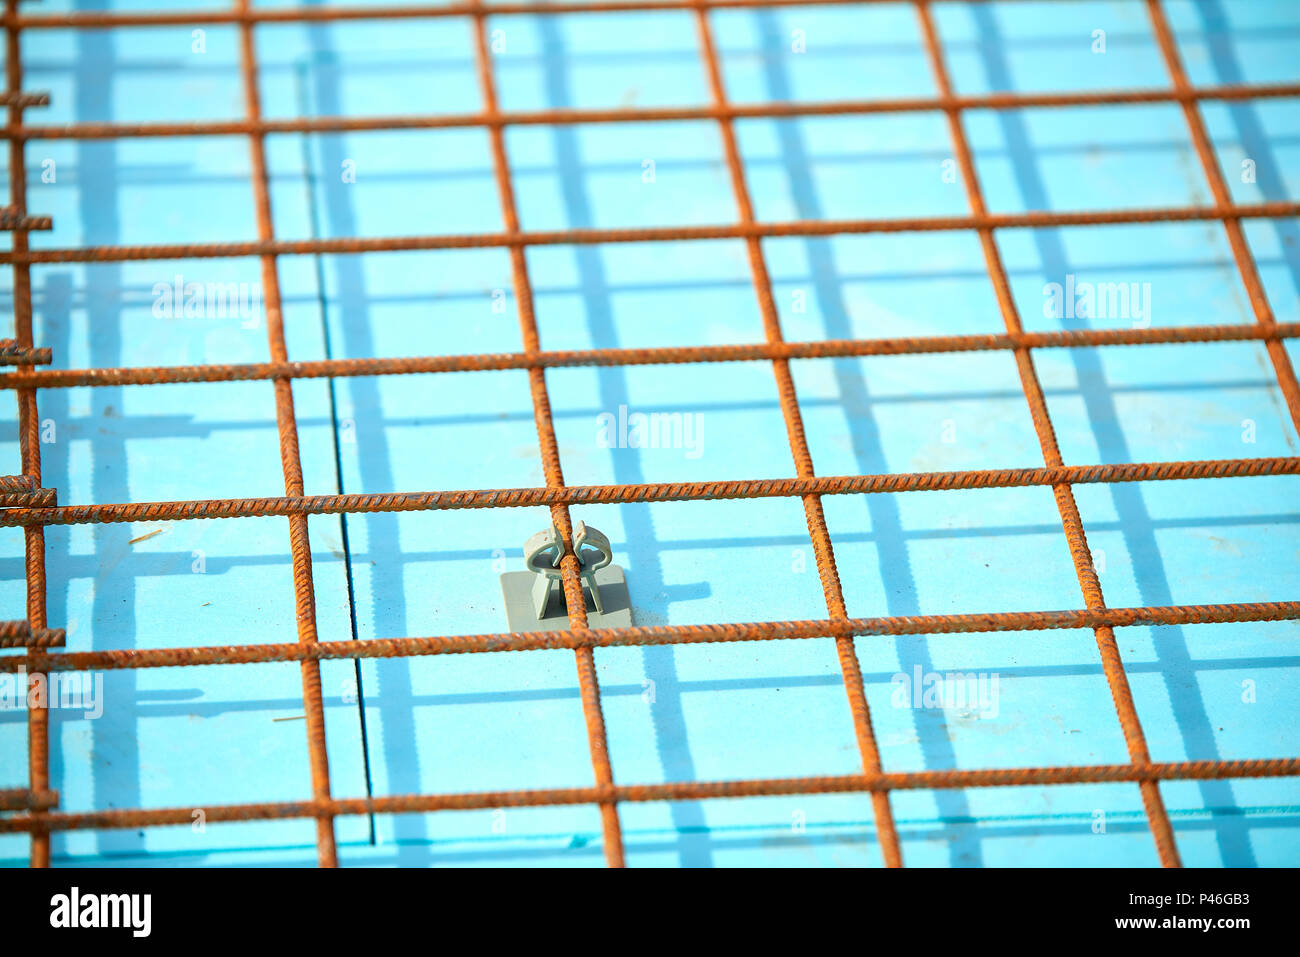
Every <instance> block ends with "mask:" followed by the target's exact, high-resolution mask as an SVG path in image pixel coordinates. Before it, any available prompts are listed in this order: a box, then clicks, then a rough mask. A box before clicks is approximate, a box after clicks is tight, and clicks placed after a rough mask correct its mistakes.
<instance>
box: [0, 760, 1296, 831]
mask: <svg viewBox="0 0 1300 957" xmlns="http://www.w3.org/2000/svg"><path fill="white" fill-rule="evenodd" d="M1296 775H1300V759H1298V758H1261V759H1254V760H1242V761H1178V762H1167V763H1159V764H1154V763H1153V764H1145V765H1140V766H1139V765H1132V764H1093V765H1078V766H1074V767H1041V768H996V769H988V770H974V771H897V772H891V773H888V774H876V775H866V774H848V775H837V776H824V777H803V778H761V779H751V780H739V781H681V782H670V783H667V784H632V785H621V786H620V785H610V786H605V787H586V788H548V789H535V790H534V789H528V790H517V791H478V792H470V793H462V794H408V795H396V796H392V797H377V798H336V799H334V800H332V801H329V802H325V803H315V802H300V803H294V802H282V803H272V804H225V805H212V806H206V807H204V808H203V812H204V815H205V817H206V819H207V821H208V822H209V823H220V822H226V821H256V820H282V819H286V818H300V817H316V816H317V815H320V814H326V813H328V814H335V815H345V814H415V813H421V812H429V811H474V810H484V809H488V808H511V807H553V806H559V805H569V804H606V803H613V802H632V803H645V802H650V801H699V800H710V799H715V798H717V799H722V798H753V797H772V796H778V795H791V794H849V793H854V792H862V791H915V790H935V789H940V788H997V787H1033V786H1044V785H1064V784H1113V783H1118V782H1128V781H1134V782H1140V783H1155V782H1156V781H1207V780H1225V779H1230V778H1280V777H1295V776H1296ZM194 811H195V809H194V808H192V807H183V808H137V809H115V810H111V811H90V812H80V813H71V812H55V813H52V814H44V815H41V816H40V818H39V826H41V827H45V828H49V829H50V830H55V831H73V830H90V829H94V830H100V829H108V828H143V827H163V826H168V825H176V824H187V825H188V824H191V823H193V821H194ZM36 822H37V819H36V818H31V817H13V818H0V834H5V833H9V834H12V833H18V832H22V831H26V830H29V829H31V828H32V827H34V826H36Z"/></svg>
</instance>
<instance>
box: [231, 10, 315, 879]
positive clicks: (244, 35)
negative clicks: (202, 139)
mask: <svg viewBox="0 0 1300 957" xmlns="http://www.w3.org/2000/svg"><path fill="white" fill-rule="evenodd" d="M235 10H236V11H237V12H239V13H247V12H248V10H249V5H248V0H235ZM239 51H240V67H241V73H242V75H243V85H244V107H245V111H246V112H247V114H248V116H249V118H250V119H253V120H256V119H258V118H259V117H260V116H261V115H262V100H261V94H260V92H259V91H258V76H259V75H258V69H257V47H256V40H255V37H254V35H253V24H252V23H251V22H249V21H247V20H244V21H241V23H240V26H239ZM249 159H250V162H251V174H250V176H251V179H252V183H253V203H254V206H255V208H256V211H257V235H258V238H259V239H262V240H270V239H272V238H273V236H274V232H275V229H274V225H273V220H272V216H271V196H270V186H269V181H268V177H267V172H266V143H265V138H264V136H263V135H262V134H261V133H256V132H255V133H252V134H250V136H249ZM261 265H262V288H263V290H264V299H265V312H266V333H267V341H268V346H269V349H270V354H271V360H272V361H273V362H279V363H287V362H288V361H289V355H288V350H287V348H286V346H285V338H284V316H283V312H282V310H281V307H280V276H279V270H278V269H277V267H276V262H275V256H273V255H267V256H263V257H262V260H261ZM273 383H274V388H275V421H276V428H277V431H278V432H279V437H280V463H281V467H282V469H283V472H284V492H285V495H288V496H301V495H302V494H303V491H304V488H303V475H302V458H301V455H300V453H299V449H298V419H297V416H296V414H295V413H294V406H293V382H292V380H291V379H288V378H284V377H277V378H276V379H274V380H273ZM289 547H290V551H291V553H292V556H293V590H294V602H295V606H296V610H297V624H298V640H299V641H300V642H302V643H304V644H314V643H315V642H316V641H317V640H318V636H317V633H316V584H315V581H314V577H313V575H312V563H311V540H310V537H309V535H308V529H307V516H306V515H304V514H293V515H290V516H289ZM301 667H302V697H303V710H304V712H305V715H306V721H305V724H306V726H307V727H306V730H307V748H308V751H309V754H310V758H311V762H310V763H311V786H312V795H313V797H314V798H315V799H316V801H318V802H326V801H328V800H329V798H330V772H329V756H328V753H327V751H326V748H325V705H324V701H323V699H322V696H321V681H320V664H319V662H315V661H306V660H304V661H303V662H302V666H301ZM316 850H317V857H318V859H319V862H320V866H321V867H337V866H338V849H337V846H336V844H335V839H334V819H333V818H332V817H330V816H328V815H322V816H321V817H319V818H317V819H316Z"/></svg>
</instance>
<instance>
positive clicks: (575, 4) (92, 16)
mask: <svg viewBox="0 0 1300 957" xmlns="http://www.w3.org/2000/svg"><path fill="white" fill-rule="evenodd" d="M897 2H898V0H553V2H552V0H522V2H521V0H505V2H501V3H489V4H486V10H487V13H488V14H489V15H490V16H516V15H547V14H562V13H634V12H648V11H661V12H662V11H672V10H680V11H687V10H695V9H697V8H702V9H705V10H728V9H733V10H734V9H749V8H758V7H804V6H816V7H825V6H840V5H846V4H853V5H860V4H869V5H871V4H882V3H883V4H894V3H897ZM974 2H983V0H974ZM480 9H483V6H482V5H480V4H479V3H477V2H456V3H440V4H429V3H412V4H404V5H374V6H335V7H281V8H278V9H268V8H264V7H255V8H253V9H250V10H236V9H221V8H216V9H199V10H158V11H96V10H86V11H78V12H76V13H44V14H32V13H16V14H8V15H5V16H3V17H0V25H3V26H6V27H17V28H20V29H23V30H41V29H62V28H67V27H76V28H83V29H86V28H107V27H147V26H188V25H190V24H197V23H212V24H239V23H310V22H314V23H319V22H326V23H329V22H334V21H342V20H424V19H430V18H435V17H469V16H472V15H473V14H474V13H475V12H476V11H478V10H480Z"/></svg>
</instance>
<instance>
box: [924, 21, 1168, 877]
mask: <svg viewBox="0 0 1300 957" xmlns="http://www.w3.org/2000/svg"><path fill="white" fill-rule="evenodd" d="M916 12H917V16H918V18H919V20H920V25H921V34H922V37H923V38H924V41H925V49H926V55H927V57H928V58H929V61H930V67H931V70H932V72H933V74H934V79H935V86H936V88H937V89H938V90H939V92H940V93H941V94H944V95H948V94H950V93H951V91H952V83H951V80H950V78H949V76H948V67H947V64H946V63H945V59H944V53H943V43H942V41H941V40H940V38H939V34H938V31H937V30H936V29H935V26H934V19H933V17H932V16H931V14H930V6H929V2H928V0H916ZM947 118H948V128H949V132H950V134H951V136H952V141H953V147H954V150H955V152H956V154H957V163H958V167H959V169H960V170H961V176H962V181H963V184H964V185H965V188H966V196H967V199H968V200H969V202H970V207H971V211H972V212H973V213H975V215H977V216H980V215H982V214H983V213H984V212H985V208H986V207H985V202H984V195H983V192H982V190H981V189H980V182H979V174H978V171H977V170H976V167H975V160H974V157H973V156H972V154H971V150H970V143H969V141H968V140H967V138H966V132H965V129H964V128H963V126H962V121H961V112H960V111H959V110H956V109H951V110H948V111H947ZM979 238H980V245H981V248H982V249H983V252H984V261H985V264H986V266H987V267H988V273H989V279H990V281H991V282H992V283H993V289H994V292H995V294H996V297H997V301H998V308H999V310H1000V311H1001V313H1002V318H1003V321H1004V323H1005V324H1006V327H1007V331H1008V332H1009V333H1012V334H1015V333H1018V332H1020V331H1022V326H1021V322H1020V314H1019V312H1018V310H1017V308H1016V303H1015V299H1014V297H1013V296H1012V295H1011V286H1010V282H1009V281H1008V279H1007V272H1006V267H1005V266H1004V265H1003V263H1002V255H1001V253H1000V252H999V251H998V246H997V240H996V239H994V236H993V230H992V229H991V228H989V227H981V228H980V229H979ZM1014 354H1015V358H1016V368H1017V371H1018V373H1019V375H1020V383H1021V386H1022V387H1023V389H1024V393H1025V400H1026V401H1027V402H1028V403H1029V412H1030V417H1031V419H1032V420H1033V423H1034V431H1035V433H1036V434H1037V436H1038V442H1039V446H1040V447H1041V449H1042V454H1043V461H1044V462H1045V463H1046V464H1047V465H1048V466H1049V467H1056V466H1061V465H1063V464H1064V462H1063V460H1062V458H1061V450H1060V448H1059V446H1058V445H1057V441H1056V430H1055V428H1054V427H1053V426H1052V419H1051V415H1050V413H1049V411H1048V408H1047V400H1046V398H1045V397H1044V395H1043V387H1042V384H1041V383H1040V381H1039V379H1038V373H1037V371H1036V370H1035V369H1034V362H1033V358H1032V356H1031V355H1030V352H1029V349H1028V348H1027V347H1025V346H1023V345H1018V346H1017V347H1016V349H1015V352H1014ZM1052 493H1053V495H1054V497H1055V498H1056V506H1057V511H1058V512H1059V513H1060V516H1061V526H1062V528H1063V530H1064V532H1065V538H1066V542H1067V545H1068V546H1069V549H1070V558H1071V560H1072V561H1073V563H1074V570H1075V576H1076V577H1077V578H1078V580H1079V588H1080V590H1081V591H1082V592H1083V597H1084V601H1085V602H1086V603H1087V606H1088V608H1089V609H1090V610H1093V611H1104V610H1105V608H1106V604H1105V600H1104V598H1103V596H1102V591H1101V583H1100V581H1098V579H1097V573H1096V570H1095V569H1094V568H1093V561H1092V552H1091V550H1090V549H1089V547H1088V538H1087V534H1086V532H1085V530H1084V527H1083V519H1082V517H1081V516H1080V514H1079V508H1078V505H1077V504H1076V502H1075V500H1074V492H1073V490H1072V489H1071V487H1070V485H1069V483H1067V482H1061V483H1058V484H1056V485H1053V486H1052ZM1094 634H1095V636H1096V639H1097V649H1098V651H1099V652H1100V654H1101V660H1102V667H1103V670H1104V671H1105V673H1106V682H1107V684H1108V685H1109V686H1110V691H1111V697H1112V699H1113V700H1114V703H1115V711H1116V714H1117V716H1118V718H1119V723H1120V727H1121V729H1122V730H1123V732H1124V742H1125V745H1126V746H1127V748H1128V752H1129V759H1130V760H1131V761H1132V762H1133V763H1134V764H1135V765H1137V766H1139V767H1140V766H1143V765H1147V764H1150V763H1151V755H1150V753H1149V751H1148V749H1147V743H1146V736H1145V734H1144V733H1143V731H1142V723H1141V720H1140V719H1139V717H1138V713H1137V707H1136V705H1135V704H1134V702H1133V692H1132V689H1131V688H1130V687H1129V682H1128V676H1127V675H1126V674H1125V672H1124V663H1123V660H1122V659H1121V658H1120V653H1119V646H1118V645H1117V644H1116V642H1115V633H1114V631H1113V630H1112V628H1111V627H1110V626H1109V625H1106V626H1101V627H1098V628H1096V629H1094ZM1140 787H1141V791H1142V804H1143V807H1144V809H1145V811H1146V815H1147V820H1148V822H1149V823H1150V825H1151V833H1152V836H1153V837H1154V839H1155V843H1156V850H1157V852H1158V853H1159V855H1160V861H1161V863H1162V864H1163V865H1164V866H1166V867H1179V866H1181V860H1180V858H1179V855H1178V846H1177V843H1176V842H1175V839H1174V830H1173V825H1172V824H1171V823H1170V821H1169V813H1168V811H1166V809H1165V805H1164V799H1163V798H1162V797H1161V796H1160V789H1159V786H1158V785H1157V784H1156V783H1155V782H1154V781H1144V782H1143V783H1142V784H1141V785H1140Z"/></svg>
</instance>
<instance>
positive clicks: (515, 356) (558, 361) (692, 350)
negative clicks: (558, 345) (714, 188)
mask: <svg viewBox="0 0 1300 957" xmlns="http://www.w3.org/2000/svg"><path fill="white" fill-rule="evenodd" d="M1297 337H1300V323H1297V322H1284V323H1278V324H1277V325H1274V326H1271V327H1263V326H1260V325H1258V324H1254V323H1252V324H1249V325H1247V324H1241V323H1238V324H1234V325H1223V326H1148V327H1145V328H1136V329H1061V330H1054V331H1051V332H1019V333H1007V332H999V333H986V334H971V335H958V336H907V337H899V338H893V339H824V340H814V341H811V342H762V343H745V344H734V345H707V346H662V347H656V348H624V349H568V350H557V351H550V352H532V353H530V352H502V353H476V354H467V355H436V356H397V357H388V358H374V359H318V360H315V361H309V362H250V363H239V364H229V365H221V364H212V365H192V366H137V367H134V368H132V367H130V366H126V367H119V368H97V369H41V370H34V371H31V372H15V373H10V374H8V375H0V388H8V389H25V388H38V389H57V388H69V387H74V386H78V387H79V386H123V385H166V384H176V383H187V382H248V381H256V380H268V379H318V378H326V377H330V378H347V377H352V376H371V375H417V374H425V373H441V372H479V371H485V370H503V369H538V368H541V369H548V368H565V367H578V366H635V365H668V364H680V363H694V362H749V361H757V360H764V359H833V358H844V357H855V356H886V355H888V356H896V355H921V354H935V353H950V352H984V351H993V350H1012V349H1015V348H1017V347H1023V346H1029V347H1034V348H1085V347H1092V346H1119V345H1168V344H1191V343H1211V342H1246V341H1266V340H1272V339H1293V338H1297Z"/></svg>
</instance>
